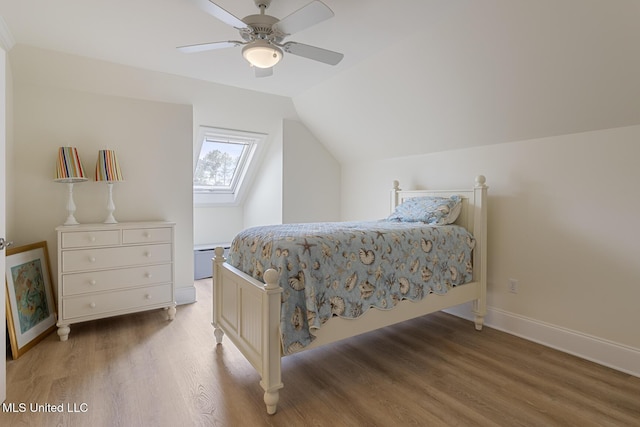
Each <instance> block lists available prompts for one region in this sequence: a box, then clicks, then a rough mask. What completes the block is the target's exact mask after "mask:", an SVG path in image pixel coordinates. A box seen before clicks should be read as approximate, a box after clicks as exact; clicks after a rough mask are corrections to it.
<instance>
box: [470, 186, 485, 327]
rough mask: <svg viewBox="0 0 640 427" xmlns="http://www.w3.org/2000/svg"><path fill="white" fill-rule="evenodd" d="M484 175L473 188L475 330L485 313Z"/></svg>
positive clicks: (481, 322) (480, 324)
mask: <svg viewBox="0 0 640 427" xmlns="http://www.w3.org/2000/svg"><path fill="white" fill-rule="evenodd" d="M486 181H487V180H486V178H485V177H484V175H478V176H477V177H476V184H475V186H474V189H473V192H474V207H473V209H474V212H473V235H474V237H475V238H476V247H475V249H474V251H473V253H474V256H473V257H474V259H473V265H474V269H473V270H474V277H473V280H474V281H477V282H480V297H479V298H478V299H477V300H475V301H474V302H473V314H474V316H475V325H476V330H478V331H480V330H482V326H483V324H484V316H485V314H486V313H487V189H488V188H489V187H487V185H486V184H485V183H486Z"/></svg>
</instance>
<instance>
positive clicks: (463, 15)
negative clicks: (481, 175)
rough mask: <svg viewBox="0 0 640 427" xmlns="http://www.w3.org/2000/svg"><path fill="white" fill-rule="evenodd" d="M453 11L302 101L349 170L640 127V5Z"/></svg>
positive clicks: (503, 4)
mask: <svg viewBox="0 0 640 427" xmlns="http://www.w3.org/2000/svg"><path fill="white" fill-rule="evenodd" d="M457 3H458V7H456V8H452V9H449V10H448V11H446V12H445V13H443V14H441V15H440V16H439V19H438V20H437V21H435V22H433V23H432V24H431V25H429V26H428V27H427V28H424V30H423V31H421V32H418V33H416V34H414V35H413V36H412V37H411V38H408V39H406V40H404V41H403V42H402V43H399V44H396V45H394V47H393V48H391V49H387V50H385V51H384V52H381V53H379V54H377V55H375V56H373V57H371V58H368V59H367V60H365V61H363V62H362V63H360V64H358V65H357V66H355V67H352V68H351V69H349V70H345V72H343V73H341V74H339V75H337V76H335V77H334V78H333V79H331V80H330V81H327V82H323V83H321V84H319V85H318V86H316V87H314V88H311V89H310V90H309V91H307V92H306V93H304V94H301V95H300V96H297V97H295V98H294V103H295V107H296V110H297V111H298V114H299V115H300V117H301V118H302V120H303V121H304V122H305V123H306V124H307V126H308V127H309V128H310V129H311V130H312V131H313V132H314V133H315V134H316V135H317V136H318V138H319V139H320V140H322V141H323V142H324V143H325V144H326V145H327V147H328V148H329V149H330V151H331V152H332V153H334V155H335V156H336V157H337V158H339V159H340V160H341V161H342V162H343V163H344V162H348V161H362V160H364V159H381V158H391V157H403V156H411V155H415V154H423V153H430V152H434V151H444V150H452V149H461V148H467V147H473V146H480V145H487V144H496V143H503V142H512V141H520V140H527V139H533V138H541V137H547V136H555V135H564V134H571V133H578V132H585V131H591V130H597V129H607V128H614V127H619V126H628V125H635V124H640V25H638V22H640V2H636V1H626V0H622V1H619V0H613V1H597V0H593V1H590V0H585V1H582V0H580V1H567V0H546V1H545V0H536V1H511V0H504V1H488V0H481V1H473V2H462V3H461V2H457ZM327 105H330V108H325V106H327ZM603 143H606V141H603ZM576 157H577V158H579V153H576Z"/></svg>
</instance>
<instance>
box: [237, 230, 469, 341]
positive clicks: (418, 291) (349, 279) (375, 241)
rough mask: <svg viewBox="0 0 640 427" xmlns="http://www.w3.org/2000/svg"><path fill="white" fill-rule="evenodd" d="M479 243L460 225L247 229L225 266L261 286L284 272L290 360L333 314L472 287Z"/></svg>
mask: <svg viewBox="0 0 640 427" xmlns="http://www.w3.org/2000/svg"><path fill="white" fill-rule="evenodd" d="M474 245H475V240H474V238H473V236H472V235H471V234H470V233H469V232H468V231H466V230H465V229H464V228H463V227H460V226H457V225H445V226H429V225H425V224H422V223H416V222H412V223H406V222H392V221H385V220H381V221H368V222H333V223H308V224H284V225H276V226H263V227H254V228H249V229H247V230H244V231H242V232H241V233H240V234H238V235H237V236H236V238H235V239H234V240H233V243H232V244H231V250H230V253H229V259H228V260H227V262H228V263H229V264H231V265H232V266H234V267H236V268H238V269H240V270H242V271H244V272H245V273H247V274H249V275H250V276H252V277H254V278H256V279H259V280H263V278H262V274H263V273H264V271H265V270H267V269H269V268H274V269H275V270H277V271H278V272H279V273H280V286H281V287H282V288H283V289H284V292H283V293H282V311H281V325H280V326H281V332H282V345H283V353H284V354H291V353H295V352H296V351H298V350H301V349H302V348H303V347H305V346H306V345H308V344H309V343H311V341H312V340H313V335H312V334H311V330H313V329H316V328H320V327H321V326H322V324H324V323H325V322H326V321H327V320H329V319H330V318H331V317H332V316H340V317H347V318H355V317H358V316H360V315H362V314H363V313H364V312H366V311H367V310H368V309H369V308H371V307H377V308H379V309H391V308H393V307H394V306H395V305H396V304H397V303H398V302H399V301H400V300H403V299H409V300H420V299H422V298H423V297H424V296H426V295H427V294H429V293H431V292H433V293H437V294H444V293H446V292H447V290H449V289H450V288H451V287H453V286H456V285H461V284H463V283H467V282H470V281H471V280H472V264H471V251H472V249H473V247H474Z"/></svg>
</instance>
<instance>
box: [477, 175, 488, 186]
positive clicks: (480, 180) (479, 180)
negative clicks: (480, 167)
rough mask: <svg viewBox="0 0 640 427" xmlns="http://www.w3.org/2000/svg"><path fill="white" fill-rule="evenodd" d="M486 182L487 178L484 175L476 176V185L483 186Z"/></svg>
mask: <svg viewBox="0 0 640 427" xmlns="http://www.w3.org/2000/svg"><path fill="white" fill-rule="evenodd" d="M486 182H487V178H485V177H484V175H478V176H476V187H484V186H485V183H486Z"/></svg>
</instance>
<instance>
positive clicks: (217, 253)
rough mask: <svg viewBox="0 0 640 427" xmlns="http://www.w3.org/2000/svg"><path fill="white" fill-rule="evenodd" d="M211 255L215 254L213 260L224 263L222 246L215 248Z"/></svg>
mask: <svg viewBox="0 0 640 427" xmlns="http://www.w3.org/2000/svg"><path fill="white" fill-rule="evenodd" d="M213 253H214V254H215V257H214V259H215V260H216V261H217V260H222V261H224V248H223V247H222V246H217V247H216V248H215V249H214V250H213Z"/></svg>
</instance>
